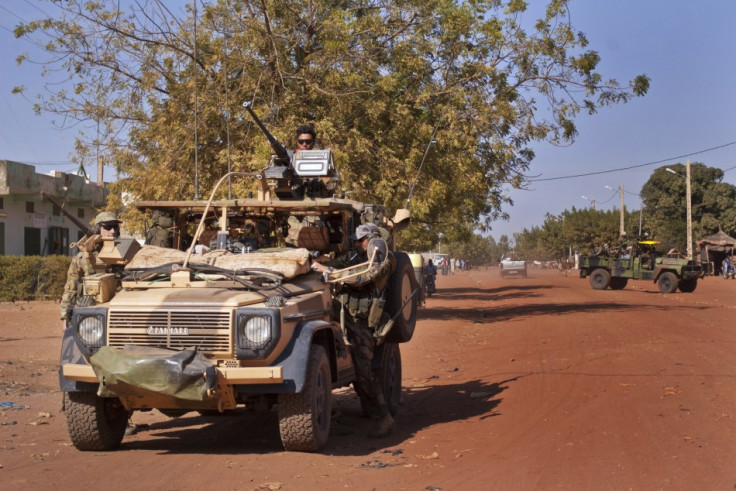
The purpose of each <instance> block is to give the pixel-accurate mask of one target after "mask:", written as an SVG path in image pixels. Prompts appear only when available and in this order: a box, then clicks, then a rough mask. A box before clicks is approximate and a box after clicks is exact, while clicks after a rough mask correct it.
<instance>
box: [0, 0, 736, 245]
mask: <svg viewBox="0 0 736 491" xmlns="http://www.w3.org/2000/svg"><path fill="white" fill-rule="evenodd" d="M175 3H177V4H180V3H181V2H179V1H178V0H177V1H176V2H175ZM545 3H546V2H542V1H540V0H531V2H530V4H531V8H530V11H531V12H532V13H530V15H528V17H529V18H536V17H537V15H536V14H535V13H533V12H538V11H539V9H540V8H541V7H543V5H544V4H545ZM569 7H570V12H571V19H572V23H573V26H574V27H575V29H577V30H579V31H582V32H583V33H585V34H586V36H587V38H588V40H589V41H590V44H589V49H594V50H596V51H598V53H599V54H600V56H601V62H600V64H599V66H598V72H599V73H601V74H602V76H603V78H604V79H609V78H614V79H617V80H618V81H619V82H621V83H623V84H625V83H626V82H627V81H629V80H631V79H633V78H634V77H635V76H637V75H639V74H646V75H647V76H649V77H650V78H651V87H650V90H649V93H648V94H647V95H646V96H644V97H641V98H635V99H632V100H631V101H629V102H628V103H626V104H618V105H615V106H613V107H608V108H603V109H601V110H600V111H599V112H598V113H597V114H595V115H592V116H589V115H587V114H581V115H580V116H578V118H577V119H576V124H577V128H578V132H579V134H578V136H577V138H576V140H575V142H574V143H573V144H571V145H569V146H566V147H556V146H553V145H551V144H549V143H546V142H537V143H535V144H534V145H533V148H534V150H535V153H536V158H535V159H534V161H533V162H532V164H531V168H530V170H529V172H528V175H530V176H534V178H533V179H534V180H533V182H531V183H530V184H529V185H528V186H527V189H525V190H514V189H510V188H507V189H506V192H507V194H508V196H509V197H510V198H511V199H512V200H513V202H514V205H513V206H510V207H507V208H506V211H507V212H508V213H509V214H510V219H509V220H508V221H497V222H494V223H493V224H492V230H491V232H490V234H491V235H492V236H494V237H495V238H496V239H497V240H498V239H499V238H500V237H501V235H507V236H509V237H510V238H511V237H512V236H513V234H514V233H516V232H520V231H522V230H523V229H524V228H526V229H531V228H532V227H534V226H541V225H542V224H543V223H544V219H545V216H546V214H547V213H550V214H552V215H559V214H561V213H562V212H563V211H565V210H570V209H572V207H575V208H577V209H580V208H586V207H590V206H592V204H593V203H592V200H595V207H596V209H599V210H608V209H614V208H615V209H618V208H619V191H618V189H619V187H620V186H623V188H624V197H625V200H624V204H625V206H626V208H627V209H638V208H639V198H638V193H639V191H640V190H641V187H642V186H643V185H644V183H645V182H646V181H647V179H648V178H649V176H650V175H651V173H652V172H653V171H654V170H655V169H657V168H658V167H661V166H667V165H672V164H676V163H682V164H684V163H685V161H686V160H687V159H690V160H691V162H702V163H704V164H706V165H708V166H710V167H717V168H720V169H723V170H724V171H726V172H725V175H724V181H725V182H728V183H730V184H734V185H736V168H734V167H736V63H734V53H736V29H735V28H734V25H736V2H734V1H733V0H702V1H700V2H693V1H692V0H616V1H600V0H571V1H570V4H569ZM38 8H40V9H42V10H45V11H47V12H53V9H54V7H53V6H51V5H49V4H48V3H46V2H38V1H37V0H0V43H2V44H1V45H2V50H0V114H2V117H1V118H0V159H4V160H15V161H20V162H25V163H29V164H33V165H36V171H37V172H44V173H45V172H49V171H55V170H56V171H63V172H74V171H75V170H76V169H77V167H78V166H77V164H74V163H72V162H71V155H72V154H73V152H74V136H75V132H76V129H75V128H72V129H68V130H59V129H57V126H58V123H59V118H58V117H54V116H49V115H41V116H36V115H35V114H34V112H33V104H32V101H28V100H26V99H24V98H23V97H21V96H19V95H15V94H12V93H11V90H12V88H13V87H14V86H17V85H24V86H26V87H27V88H28V93H29V94H35V93H38V92H39V91H41V90H43V83H44V80H43V79H42V78H41V77H40V73H41V66H39V65H32V64H29V65H25V64H24V65H23V66H21V67H18V66H17V64H16V62H15V58H16V57H17V56H18V55H19V54H21V53H25V52H30V53H31V54H33V52H34V50H36V48H35V47H34V46H33V45H32V44H30V43H28V42H27V41H24V40H17V39H15V38H14V36H13V35H12V31H13V29H14V27H15V26H16V25H17V24H18V23H19V22H20V21H21V19H23V20H25V21H28V20H31V19H33V18H37V17H38V16H40V15H41V13H40V12H39V10H38ZM55 120H56V121H55ZM718 147H720V148H718ZM646 164H651V165H646ZM634 166H638V167H635V168H632V169H627V170H616V169H622V168H625V167H634ZM85 168H86V170H87V172H88V173H89V174H90V176H91V177H92V179H93V180H96V167H95V165H94V163H93V162H89V165H86V166H85ZM609 170H615V171H613V172H607V173H601V174H596V175H590V176H586V177H575V178H570V177H568V176H573V175H578V174H586V173H593V172H601V171H609ZM112 177H113V174H112V170H111V169H106V170H105V180H106V181H109V180H110V179H111V178H112ZM544 179H547V180H544ZM607 187H608V188H612V189H608V188H607ZM583 196H585V198H583ZM683 206H684V204H683Z"/></svg>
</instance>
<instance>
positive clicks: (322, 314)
mask: <svg viewBox="0 0 736 491" xmlns="http://www.w3.org/2000/svg"><path fill="white" fill-rule="evenodd" d="M322 152H324V151H322ZM307 156H308V155H307ZM323 157H324V155H322V157H320V159H322V160H323V161H324V162H327V163H328V164H329V165H331V160H330V158H329V155H328V156H327V158H326V159H324V158H323ZM296 164H299V161H298V160H297V161H295V165H289V167H291V168H292V169H298V166H297V165H296ZM329 165H328V166H327V167H324V169H326V170H329ZM269 169H271V168H269ZM269 169H267V172H264V173H263V174H260V175H255V176H253V177H254V178H255V179H257V180H259V181H260V184H259V185H260V186H261V189H262V191H263V192H259V193H258V197H257V198H248V199H233V200H211V202H210V203H207V202H205V201H175V202H174V201H170V202H139V203H137V204H136V206H137V207H138V208H139V209H140V210H142V211H144V212H146V213H152V212H154V211H155V212H156V213H158V215H159V216H161V215H162V214H163V215H166V216H168V217H170V219H171V223H172V224H173V225H172V227H171V230H172V232H173V234H174V237H173V238H174V241H173V243H174V247H173V248H171V249H165V248H160V247H153V246H143V247H142V248H141V249H140V250H137V248H136V247H128V246H129V240H127V241H126V239H115V240H110V241H108V242H107V243H105V247H103V251H102V252H101V253H100V255H99V260H100V261H102V262H103V263H106V264H108V265H109V264H116V265H117V266H115V268H116V269H117V270H116V271H115V272H114V273H101V274H98V275H92V276H88V277H86V278H85V280H84V287H85V295H84V296H83V297H82V298H81V299H80V302H79V303H78V304H77V306H76V307H75V308H74V311H73V315H72V320H71V322H70V324H69V325H68V327H67V329H66V331H65V333H64V338H63V344H62V349H61V362H60V385H61V389H62V391H63V392H64V411H65V414H66V419H67V423H68V427H69V434H70V436H71V440H72V442H73V444H74V446H75V447H76V448H78V449H80V450H109V449H114V448H117V447H118V446H119V445H120V443H121V441H122V439H123V436H124V432H125V429H126V422H127V420H128V417H129V415H130V414H131V413H132V412H133V411H147V410H151V409H158V410H160V411H161V412H163V413H165V414H167V415H171V416H177V415H181V414H184V413H186V412H189V411H199V412H202V413H212V412H225V411H230V410H233V409H235V408H237V407H243V406H245V407H248V408H251V409H256V410H270V409H271V408H273V407H274V406H277V409H278V419H279V428H280V434H281V440H282V442H283V445H284V447H285V448H286V449H287V450H300V451H314V450H317V449H319V448H320V447H322V446H323V445H324V444H325V442H326V441H327V438H328V435H329V431H330V418H331V390H332V389H335V388H338V387H343V386H348V385H350V384H351V383H353V382H354V370H353V364H352V359H351V355H350V347H349V345H348V343H347V338H346V336H345V332H344V327H343V326H341V324H340V319H339V318H334V317H333V307H332V295H331V291H330V284H329V283H326V282H325V279H324V278H323V277H322V276H321V275H320V274H319V273H316V272H312V271H311V269H310V260H314V258H319V257H320V256H324V255H329V254H337V253H340V252H343V251H345V250H348V247H349V246H350V241H349V235H350V234H351V233H353V232H354V230H355V228H356V227H357V226H358V225H359V224H360V223H363V222H366V221H370V222H372V223H375V224H377V225H378V226H379V227H381V229H382V231H383V232H385V234H386V238H387V243H388V245H389V248H391V249H393V243H394V234H395V232H396V231H397V230H398V228H399V227H400V226H402V225H403V224H404V223H405V222H406V218H407V217H406V215H404V216H401V214H399V215H397V216H396V217H394V218H393V219H390V218H389V217H387V215H386V210H385V209H384V208H383V207H382V206H377V205H366V204H364V203H360V202H356V201H351V200H346V199H341V198H337V197H331V196H324V194H329V193H325V192H324V191H325V186H324V185H320V184H319V182H317V181H318V180H319V179H322V180H323V183H322V184H324V182H326V181H329V179H330V176H329V175H328V174H329V172H323V173H322V174H319V172H317V174H316V175H315V174H314V171H313V170H311V171H308V172H313V173H312V174H311V175H307V176H299V175H298V174H295V176H293V177H291V178H290V179H292V181H294V182H296V181H297V180H301V183H302V184H304V183H307V184H304V185H305V187H304V189H302V191H300V192H293V191H294V189H295V186H294V185H291V186H289V185H285V186H284V185H283V184H284V183H283V182H282V181H283V173H282V174H278V173H279V172H281V171H280V170H279V169H275V170H274V169H271V170H269ZM269 172H270V173H271V174H270V175H269ZM274 175H276V179H275V182H274V184H271V182H270V180H271V178H272V177H273V176H274ZM279 180H281V181H279ZM308 181H311V184H309V182H308ZM315 183H316V184H315ZM297 184H298V183H297ZM280 187H281V188H284V189H286V190H287V191H284V192H283V194H280V192H279V191H278V190H279V188H280ZM274 190H275V191H274ZM213 196H214V192H213ZM194 227H196V228H197V231H198V234H196V235H195V237H194V238H195V240H196V242H197V244H195V246H193V245H192V244H191V241H192V237H191V235H193V234H192V230H193V229H194ZM128 251H130V252H128ZM393 254H394V256H395V258H396V269H395V272H394V274H393V275H392V277H391V281H390V284H389V291H388V296H387V307H386V311H387V312H388V313H389V315H390V317H391V318H392V322H391V324H392V327H391V329H390V331H388V333H383V334H385V339H384V341H383V342H382V344H381V345H380V348H379V349H378V353H377V355H378V356H376V361H375V363H376V364H377V365H378V366H380V367H381V372H380V373H381V377H380V378H381V381H382V384H383V390H384V394H385V396H386V400H387V402H388V404H389V407H390V410H391V411H392V412H393V413H395V412H396V411H397V410H398V406H399V401H400V395H401V355H400V351H399V343H403V342H407V341H409V340H410V339H411V337H412V335H413V332H414V326H415V320H416V310H417V299H418V295H417V290H418V288H417V286H416V280H415V277H414V272H413V269H412V265H411V262H410V260H409V258H408V256H407V255H406V254H405V253H403V252H398V251H394V252H393ZM358 394H359V395H360V392H359V391H358ZM361 402H362V403H364V404H365V403H366V402H365V401H361Z"/></svg>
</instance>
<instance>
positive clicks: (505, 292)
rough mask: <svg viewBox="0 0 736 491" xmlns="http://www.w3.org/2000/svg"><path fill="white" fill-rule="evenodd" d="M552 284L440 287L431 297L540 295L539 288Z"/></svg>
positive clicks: (492, 297)
mask: <svg viewBox="0 0 736 491" xmlns="http://www.w3.org/2000/svg"><path fill="white" fill-rule="evenodd" d="M550 288H552V285H508V286H502V287H498V288H439V289H438V290H437V291H436V292H435V293H434V294H433V295H432V297H431V298H437V299H442V300H503V299H506V298H534V297H539V296H540V293H538V292H537V291H538V290H545V289H550Z"/></svg>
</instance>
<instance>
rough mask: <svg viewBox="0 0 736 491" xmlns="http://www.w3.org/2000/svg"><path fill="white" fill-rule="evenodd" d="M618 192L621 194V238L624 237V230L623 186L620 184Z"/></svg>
mask: <svg viewBox="0 0 736 491" xmlns="http://www.w3.org/2000/svg"><path fill="white" fill-rule="evenodd" d="M618 190H619V192H620V194H621V226H620V227H619V235H620V236H621V237H623V236H624V235H626V228H624V185H623V184H621V185H620V186H619V187H618Z"/></svg>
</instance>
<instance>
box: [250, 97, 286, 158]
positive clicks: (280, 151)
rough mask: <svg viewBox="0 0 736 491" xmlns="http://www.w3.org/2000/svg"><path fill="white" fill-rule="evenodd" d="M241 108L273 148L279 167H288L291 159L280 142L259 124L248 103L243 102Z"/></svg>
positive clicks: (259, 121)
mask: <svg viewBox="0 0 736 491" xmlns="http://www.w3.org/2000/svg"><path fill="white" fill-rule="evenodd" d="M243 107H244V108H245V110H246V111H248V113H249V114H250V115H251V117H252V118H253V121H255V123H256V125H258V127H259V128H260V129H261V131H262V132H263V134H264V135H266V138H267V139H268V143H270V144H271V148H273V151H274V153H275V154H276V156H277V157H278V162H277V163H279V164H281V165H289V163H290V162H291V157H289V153H288V152H287V151H286V148H284V146H283V145H282V144H281V142H280V141H278V140H277V139H276V137H275V136H273V135H272V134H271V132H270V131H268V129H267V128H266V126H264V124H263V123H262V122H261V120H260V119H259V118H258V116H256V113H254V112H253V109H251V107H250V102H244V103H243Z"/></svg>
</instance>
